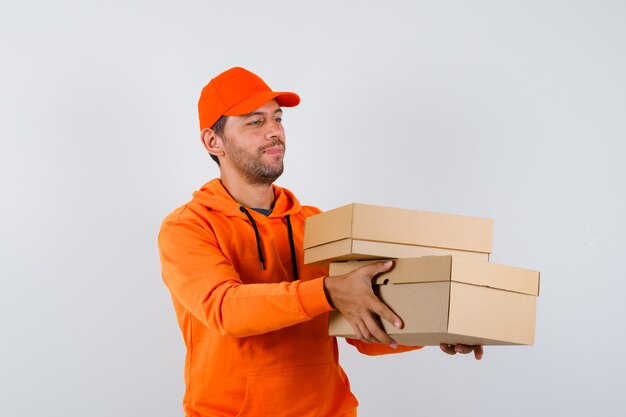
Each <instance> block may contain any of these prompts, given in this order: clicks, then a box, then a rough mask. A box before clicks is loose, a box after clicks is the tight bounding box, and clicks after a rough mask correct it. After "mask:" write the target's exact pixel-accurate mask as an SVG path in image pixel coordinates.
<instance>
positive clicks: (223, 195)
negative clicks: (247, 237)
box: [191, 178, 302, 220]
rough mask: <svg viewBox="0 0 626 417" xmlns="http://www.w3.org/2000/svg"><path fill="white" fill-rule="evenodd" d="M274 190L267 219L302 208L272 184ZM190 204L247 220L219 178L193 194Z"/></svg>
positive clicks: (292, 197)
mask: <svg viewBox="0 0 626 417" xmlns="http://www.w3.org/2000/svg"><path fill="white" fill-rule="evenodd" d="M272 189H273V190H274V205H273V207H272V213H271V214H270V215H269V216H268V218H273V217H281V218H282V217H285V216H287V215H295V214H298V213H300V210H301V209H302V206H301V205H300V202H299V201H298V200H297V199H296V197H295V196H294V195H293V194H292V193H291V191H289V190H288V189H286V188H282V187H278V186H276V185H274V184H272ZM191 203H195V204H199V205H201V206H203V207H206V208H208V209H210V210H213V211H217V212H220V213H222V214H224V215H225V216H228V217H239V218H242V219H246V220H247V219H248V217H247V216H246V214H245V213H243V212H242V211H241V210H240V207H242V205H241V204H239V203H238V202H237V201H235V200H234V199H233V197H232V196H231V195H230V194H229V192H228V190H226V188H225V187H224V185H223V184H222V181H220V180H219V178H215V179H213V180H211V181H209V182H207V183H206V184H204V185H203V186H202V188H200V189H199V190H198V191H196V192H194V193H193V199H192V200H191Z"/></svg>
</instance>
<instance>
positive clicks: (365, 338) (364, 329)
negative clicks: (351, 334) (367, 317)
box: [359, 322, 380, 343]
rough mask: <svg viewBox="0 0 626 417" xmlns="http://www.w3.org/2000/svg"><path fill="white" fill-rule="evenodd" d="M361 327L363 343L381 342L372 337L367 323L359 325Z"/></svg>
mask: <svg viewBox="0 0 626 417" xmlns="http://www.w3.org/2000/svg"><path fill="white" fill-rule="evenodd" d="M359 327H360V332H361V340H362V341H364V342H365V343H380V341H379V340H378V339H376V337H374V336H373V335H372V332H371V331H370V330H369V328H368V327H367V324H365V322H361V323H359Z"/></svg>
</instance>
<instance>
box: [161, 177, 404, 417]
mask: <svg viewBox="0 0 626 417" xmlns="http://www.w3.org/2000/svg"><path fill="white" fill-rule="evenodd" d="M274 194H275V204H274V208H273V211H272V213H271V214H270V215H269V216H268V217H265V216H263V215H261V214H259V213H256V212H254V211H252V210H251V211H250V213H251V214H252V217H253V218H254V220H255V222H256V224H257V227H258V230H259V234H260V237H261V243H262V250H263V254H264V257H265V264H266V269H265V270H262V269H261V266H260V262H259V259H258V252H257V247H256V238H255V234H254V230H253V228H252V225H251V223H250V221H249V220H248V218H247V217H246V216H245V214H244V213H242V212H241V211H240V210H239V204H238V203H236V202H235V201H234V200H233V199H232V198H231V197H230V195H229V194H228V192H227V191H226V190H225V189H224V187H223V186H222V184H221V182H220V181H219V180H217V179H215V180H213V181H211V182H209V183H207V184H205V185H204V186H203V187H202V189H201V190H199V191H197V192H195V193H194V197H193V199H192V201H190V202H189V203H187V204H186V205H184V206H182V207H180V208H178V209H176V210H175V211H174V212H173V213H171V214H170V215H169V216H168V217H167V218H166V219H165V220H164V221H163V224H162V226H161V231H160V233H159V249H160V256H161V263H162V269H163V280H164V281H165V283H166V285H167V287H168V288H169V290H170V292H171V294H172V300H173V303H174V307H175V310H176V314H177V318H178V322H179V325H180V328H181V331H182V334H183V338H184V341H185V345H186V347H187V355H186V361H185V383H186V391H185V398H184V409H185V413H186V415H187V416H189V417H191V416H194V417H198V416H224V417H225V416H273V417H281V416H288V415H289V416H299V417H307V416H318V417H324V416H333V417H335V416H346V417H347V416H355V415H356V407H357V405H358V403H357V400H356V398H355V397H354V396H353V395H352V393H351V392H350V385H349V382H348V378H347V377H346V375H345V373H344V372H343V370H342V369H341V367H340V366H339V363H338V348H337V342H336V339H335V338H334V337H330V336H328V314H327V313H328V312H329V311H330V310H332V308H331V306H330V305H329V304H328V301H327V300H326V296H325V294H324V288H323V279H324V278H323V277H324V276H326V275H327V273H328V270H327V268H326V267H320V266H310V265H304V264H303V263H302V261H303V251H302V242H303V234H304V221H305V218H306V217H308V216H311V215H313V214H316V213H318V212H319V210H318V209H316V208H313V207H307V206H304V207H302V206H300V203H299V202H298V201H297V200H296V198H295V197H294V196H293V195H292V194H291V192H289V191H288V190H286V189H284V188H280V187H276V186H274ZM287 214H290V219H291V223H292V226H293V235H294V242H295V247H296V248H297V250H296V258H297V261H298V272H299V275H300V280H298V281H293V279H292V263H291V253H290V248H289V240H288V234H287V226H286V221H285V218H284V217H285V216H286V215H287ZM352 344H354V345H355V346H357V348H359V350H361V349H363V351H364V352H365V353H367V354H381V353H395V351H393V350H392V349H390V348H388V347H386V346H381V345H366V344H365V343H361V342H360V341H352Z"/></svg>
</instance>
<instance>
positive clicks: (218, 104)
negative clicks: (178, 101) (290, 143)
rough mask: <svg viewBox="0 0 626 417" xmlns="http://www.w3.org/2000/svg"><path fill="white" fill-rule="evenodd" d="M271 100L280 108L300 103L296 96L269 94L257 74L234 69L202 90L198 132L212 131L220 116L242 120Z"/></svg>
mask: <svg viewBox="0 0 626 417" xmlns="http://www.w3.org/2000/svg"><path fill="white" fill-rule="evenodd" d="M271 99H276V101H277V102H278V105H279V106H283V107H293V106H297V105H298V104H299V103H300V97H299V96H298V95H297V94H295V93H289V92H276V91H272V90H271V89H270V88H269V87H268V86H267V84H265V82H264V81H263V80H262V79H261V78H260V77H259V76H258V75H256V74H253V73H252V72H250V71H248V70H247V69H244V68H241V67H234V68H231V69H229V70H226V71H224V72H223V73H221V74H220V75H218V76H217V77H215V78H213V79H212V80H211V81H209V83H208V84H207V85H206V86H205V87H204V88H203V89H202V93H201V94H200V100H198V115H199V117H200V130H202V129H206V128H211V127H212V126H213V125H214V124H215V122H217V120H218V119H219V118H220V117H222V116H241V115H243V114H248V113H251V112H253V111H254V110H256V109H258V108H259V107H261V106H262V105H264V104H265V103H267V102H268V101H270V100H271Z"/></svg>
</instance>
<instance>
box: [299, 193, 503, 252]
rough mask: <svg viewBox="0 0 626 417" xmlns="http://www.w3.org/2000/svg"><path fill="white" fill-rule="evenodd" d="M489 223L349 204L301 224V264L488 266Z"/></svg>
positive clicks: (481, 220) (449, 216)
mask: <svg viewBox="0 0 626 417" xmlns="http://www.w3.org/2000/svg"><path fill="white" fill-rule="evenodd" d="M492 236H493V221H492V220H491V219H484V218H478V217H467V216H457V215H452V214H441V213H431V212H425V211H416V210H407V209H398V208H390V207H381V206H372V205H366V204H349V205H347V206H344V207H340V208H337V209H334V210H330V211H327V212H325V213H321V214H318V215H315V216H312V217H309V218H308V219H307V221H306V226H305V232H304V263H307V264H309V263H314V262H322V261H339V260H363V259H381V258H405V257H416V256H424V255H457V256H465V257H470V258H475V259H481V260H485V261H487V260H489V254H490V253H491V247H492Z"/></svg>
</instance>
